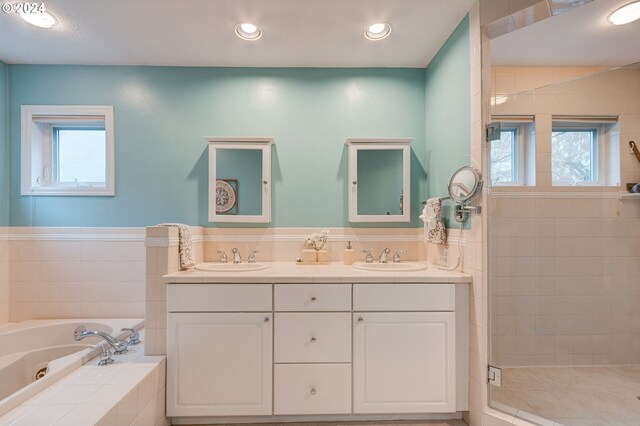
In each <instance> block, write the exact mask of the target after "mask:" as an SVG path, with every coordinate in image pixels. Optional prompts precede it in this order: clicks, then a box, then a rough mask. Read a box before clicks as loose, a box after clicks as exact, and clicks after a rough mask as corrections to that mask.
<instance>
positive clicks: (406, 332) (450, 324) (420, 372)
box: [353, 312, 456, 413]
mask: <svg viewBox="0 0 640 426" xmlns="http://www.w3.org/2000/svg"><path fill="white" fill-rule="evenodd" d="M454 315H455V314H454V313H453V312H388V313H357V312H356V313H354V315H353V317H354V331H353V339H354V341H353V395H354V407H353V411H354V413H446V412H454V411H455V400H456V393H455V383H456V380H455V360H456V356H455V334H454V331H455V316H454Z"/></svg>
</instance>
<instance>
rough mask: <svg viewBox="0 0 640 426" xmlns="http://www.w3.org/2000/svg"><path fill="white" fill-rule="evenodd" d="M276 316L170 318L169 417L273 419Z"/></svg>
mask: <svg viewBox="0 0 640 426" xmlns="http://www.w3.org/2000/svg"><path fill="white" fill-rule="evenodd" d="M272 323H273V321H272V317H271V313H262V314H261V313H170V314H169V315H168V330H167V332H168V344H167V415H168V416H233V415H245V416H246V415H269V414H271V395H272V384H271V383H272V346H273V345H272V336H273V329H272Z"/></svg>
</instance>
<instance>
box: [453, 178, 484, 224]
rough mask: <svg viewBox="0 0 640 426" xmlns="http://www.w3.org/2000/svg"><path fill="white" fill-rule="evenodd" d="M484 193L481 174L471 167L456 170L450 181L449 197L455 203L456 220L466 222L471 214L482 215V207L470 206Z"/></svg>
mask: <svg viewBox="0 0 640 426" xmlns="http://www.w3.org/2000/svg"><path fill="white" fill-rule="evenodd" d="M481 192H482V179H481V178H480V173H479V172H478V171H477V170H476V169H474V168H473V167H471V166H463V167H460V168H459V169H458V170H456V171H455V172H454V173H453V175H452V176H451V180H450V181H449V196H450V197H451V199H452V200H453V201H454V202H455V204H456V206H455V215H454V217H455V219H456V221H458V222H464V221H465V220H466V218H467V214H469V213H480V207H471V206H468V204H470V203H471V202H473V200H475V199H476V198H478V196H479V195H480V193H481Z"/></svg>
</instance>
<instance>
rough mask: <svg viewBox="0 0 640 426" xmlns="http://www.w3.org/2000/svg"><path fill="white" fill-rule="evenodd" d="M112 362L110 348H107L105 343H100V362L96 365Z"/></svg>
mask: <svg viewBox="0 0 640 426" xmlns="http://www.w3.org/2000/svg"><path fill="white" fill-rule="evenodd" d="M114 362H115V361H114V360H113V358H111V349H109V347H108V346H107V345H106V344H104V345H102V349H101V350H100V362H99V363H98V365H100V366H102V365H111V364H113V363H114Z"/></svg>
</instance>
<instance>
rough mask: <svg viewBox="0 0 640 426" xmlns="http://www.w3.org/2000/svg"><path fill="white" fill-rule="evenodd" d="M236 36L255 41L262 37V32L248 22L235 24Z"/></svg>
mask: <svg viewBox="0 0 640 426" xmlns="http://www.w3.org/2000/svg"><path fill="white" fill-rule="evenodd" d="M235 30H236V35H237V36H238V37H240V38H241V39H244V40H257V39H259V38H260V37H262V31H261V30H260V28H258V27H257V26H256V25H253V24H250V23H249V22H240V23H238V24H236V28H235Z"/></svg>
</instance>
